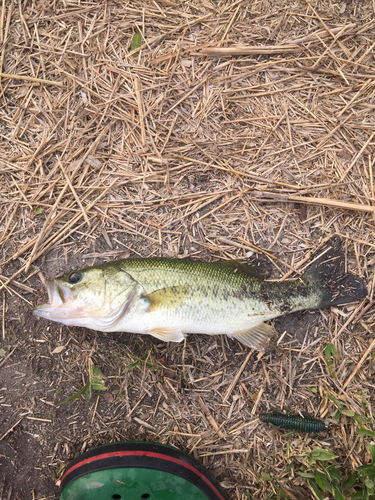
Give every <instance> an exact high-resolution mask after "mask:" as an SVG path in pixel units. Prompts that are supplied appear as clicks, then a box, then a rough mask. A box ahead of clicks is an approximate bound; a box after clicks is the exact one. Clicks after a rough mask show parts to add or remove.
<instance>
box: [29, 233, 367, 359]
mask: <svg viewBox="0 0 375 500" xmlns="http://www.w3.org/2000/svg"><path fill="white" fill-rule="evenodd" d="M322 253H323V255H321V256H320V257H319V258H317V259H316V260H315V262H314V261H313V263H312V264H311V266H310V267H309V268H308V270H307V271H306V272H305V274H303V276H302V277H301V278H300V279H297V280H295V281H289V282H287V281H284V282H269V281H264V280H262V279H260V278H258V277H256V276H255V273H254V271H253V270H252V268H251V267H249V266H247V265H246V264H241V263H239V262H236V261H233V262H231V261H229V262H218V263H207V262H192V261H186V260H179V259H167V258H153V259H126V260H117V261H114V262H109V263H106V264H102V265H98V266H94V267H88V268H85V269H81V270H79V271H73V272H70V273H69V274H68V275H66V276H63V277H60V278H57V279H55V280H52V281H47V283H46V284H47V291H48V296H49V301H50V302H49V304H44V305H41V306H37V307H36V308H35V309H34V314H35V315H36V316H40V317H43V318H47V319H50V320H52V321H57V322H59V323H63V324H65V325H75V326H84V327H87V328H91V329H93V330H99V331H102V332H130V333H140V334H149V335H153V336H154V337H156V338H158V339H161V340H164V341H170V342H181V341H182V340H183V339H184V337H185V334H187V333H204V334H207V335H222V334H226V335H228V336H229V337H234V338H236V339H238V340H239V341H240V342H242V343H243V344H244V345H246V346H248V347H254V348H256V349H262V348H264V346H265V345H266V343H267V341H268V339H269V338H270V336H271V335H272V334H273V333H274V330H273V327H272V326H270V325H269V324H267V323H264V321H268V320H270V319H273V318H276V317H278V316H282V315H285V314H288V313H291V312H294V311H300V310H302V309H316V308H320V307H326V306H331V305H338V304H344V303H348V302H353V301H357V300H359V299H362V298H364V297H365V296H366V295H367V290H366V286H365V283H364V281H363V279H362V278H360V277H358V276H355V275H353V274H345V272H344V256H343V252H342V249H341V241H340V239H338V238H335V237H334V238H331V240H330V242H329V244H328V245H327V247H326V249H325V251H324V252H322Z"/></svg>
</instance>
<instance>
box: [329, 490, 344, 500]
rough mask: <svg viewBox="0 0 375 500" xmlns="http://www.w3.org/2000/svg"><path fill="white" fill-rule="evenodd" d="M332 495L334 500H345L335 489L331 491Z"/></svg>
mask: <svg viewBox="0 0 375 500" xmlns="http://www.w3.org/2000/svg"><path fill="white" fill-rule="evenodd" d="M332 495H333V498H334V499H335V500H346V498H345V497H344V495H343V494H342V493H341V492H340V491H338V490H336V489H335V490H333V491H332Z"/></svg>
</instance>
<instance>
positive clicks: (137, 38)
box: [130, 33, 142, 56]
mask: <svg viewBox="0 0 375 500" xmlns="http://www.w3.org/2000/svg"><path fill="white" fill-rule="evenodd" d="M141 45H142V35H141V34H140V33H136V34H135V35H134V36H133V39H132V44H131V47H130V51H131V52H132V53H133V56H135V55H137V54H138V52H139V50H137V49H139V47H140V46H141ZM134 51H135V52H134Z"/></svg>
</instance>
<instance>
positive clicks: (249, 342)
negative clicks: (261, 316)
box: [231, 323, 275, 351]
mask: <svg viewBox="0 0 375 500" xmlns="http://www.w3.org/2000/svg"><path fill="white" fill-rule="evenodd" d="M274 333H275V330H274V328H273V326H271V325H267V324H266V323H260V324H259V325H257V326H253V327H252V328H248V329H247V330H241V331H239V332H235V333H232V335H231V336H232V337H234V338H235V339H237V340H238V341H239V342H241V344H244V345H246V346H247V347H252V348H254V349H257V350H258V351H261V350H262V349H265V347H266V345H267V342H268V341H269V339H270V337H272V335H273V334H274Z"/></svg>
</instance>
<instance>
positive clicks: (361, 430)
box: [327, 393, 375, 442]
mask: <svg viewBox="0 0 375 500" xmlns="http://www.w3.org/2000/svg"><path fill="white" fill-rule="evenodd" d="M327 398H328V399H329V400H330V401H331V402H332V403H334V405H335V406H336V409H335V411H334V412H333V413H332V414H331V416H332V417H333V418H334V419H335V420H337V421H338V420H340V417H341V415H346V416H347V417H351V418H353V420H354V421H355V422H356V424H357V426H358V427H357V430H358V434H359V436H360V440H361V442H362V441H363V436H365V435H366V436H370V437H375V431H373V430H371V429H369V428H368V427H372V423H371V421H370V419H368V418H366V417H365V416H363V415H358V413H355V412H354V411H352V410H349V408H348V407H347V406H346V404H345V403H344V401H341V400H339V399H337V398H335V397H334V396H333V395H332V394H330V393H327Z"/></svg>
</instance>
